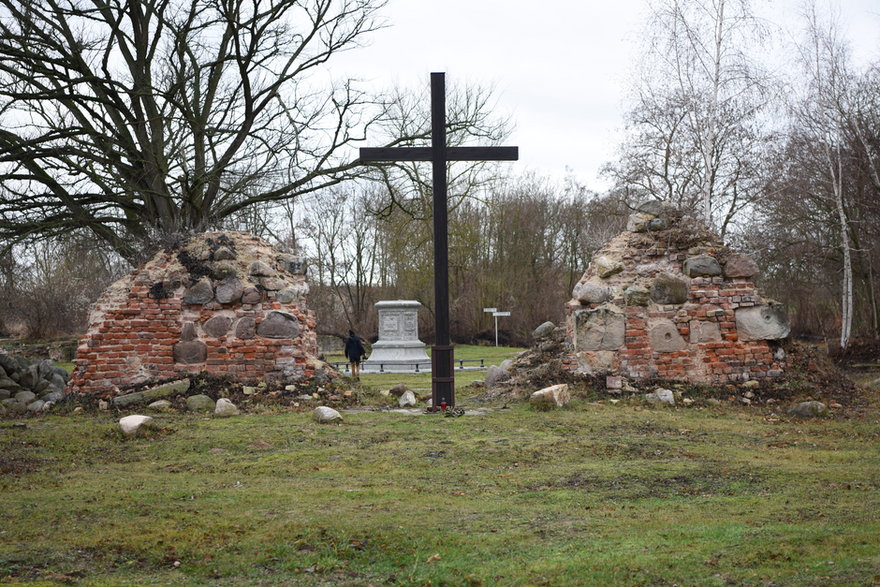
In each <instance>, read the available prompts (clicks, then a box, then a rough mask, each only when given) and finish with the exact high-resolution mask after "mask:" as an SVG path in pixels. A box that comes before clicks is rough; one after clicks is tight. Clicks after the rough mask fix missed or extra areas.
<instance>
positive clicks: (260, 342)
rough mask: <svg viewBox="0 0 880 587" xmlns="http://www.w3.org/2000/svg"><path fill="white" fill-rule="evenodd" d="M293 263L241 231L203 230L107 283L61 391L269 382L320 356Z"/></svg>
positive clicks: (300, 375)
mask: <svg viewBox="0 0 880 587" xmlns="http://www.w3.org/2000/svg"><path fill="white" fill-rule="evenodd" d="M305 272H306V269H305V263H304V262H303V260H302V259H300V258H298V257H295V256H291V255H286V254H282V253H279V252H278V251H276V250H275V249H273V248H272V247H271V246H270V245H269V244H268V243H266V242H265V241H262V240H261V239H259V238H257V237H255V236H253V235H250V234H247V233H241V232H217V233H205V234H202V235H198V236H195V237H192V238H191V239H190V240H189V241H188V242H187V243H186V244H185V245H184V246H183V247H181V248H178V249H168V250H165V251H162V252H160V253H158V254H157V255H156V256H154V257H153V259H152V260H150V261H149V262H147V263H146V264H145V265H143V266H142V267H140V268H138V269H136V270H135V271H133V272H131V273H130V274H128V275H127V276H125V277H124V278H122V279H120V280H119V281H117V282H116V283H114V284H113V285H112V286H110V288H108V289H107V290H106V291H105V292H104V294H103V295H102V296H101V298H100V299H99V300H98V301H97V302H96V304H95V306H94V307H93V308H92V311H91V314H90V316H89V327H88V331H87V332H86V333H85V335H83V337H82V338H81V339H80V342H79V346H78V348H77V355H76V360H75V365H76V366H75V369H74V372H73V375H72V377H71V380H70V382H69V384H68V391H72V392H75V393H80V394H93V393H107V392H110V393H112V394H119V393H124V392H125V391H127V390H131V389H134V388H137V387H142V386H145V385H149V384H152V383H155V382H161V381H167V380H170V379H174V378H178V377H186V376H188V375H194V374H200V373H204V374H209V375H212V376H219V377H228V378H229V379H230V380H233V381H239V382H243V383H245V382H260V381H265V382H267V383H268V384H270V385H283V384H285V383H291V382H297V381H303V380H308V379H310V378H312V377H313V376H314V375H315V372H316V370H319V369H322V368H323V367H324V364H323V363H321V362H319V361H318V360H317V359H316V357H317V355H318V349H317V339H316V335H315V316H314V313H313V312H312V311H311V310H309V309H308V307H307V305H306V296H307V294H308V291H309V289H308V284H307V282H306V276H305Z"/></svg>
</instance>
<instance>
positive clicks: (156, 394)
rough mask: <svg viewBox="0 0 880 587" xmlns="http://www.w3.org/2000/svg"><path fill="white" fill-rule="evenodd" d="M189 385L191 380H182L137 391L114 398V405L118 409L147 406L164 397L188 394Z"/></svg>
mask: <svg viewBox="0 0 880 587" xmlns="http://www.w3.org/2000/svg"><path fill="white" fill-rule="evenodd" d="M189 385H190V383H189V379H180V380H178V381H171V382H169V383H163V384H162V385H157V386H156V387H152V388H150V389H147V390H144V391H136V392H134V393H129V394H126V395H120V396H117V397H114V398H113V405H114V406H116V407H117V408H124V407H127V406H132V405H138V404H146V403H149V402H151V401H154V400H158V399H162V398H163V397H170V396H172V395H177V394H182V393H186V392H187V390H188V389H189Z"/></svg>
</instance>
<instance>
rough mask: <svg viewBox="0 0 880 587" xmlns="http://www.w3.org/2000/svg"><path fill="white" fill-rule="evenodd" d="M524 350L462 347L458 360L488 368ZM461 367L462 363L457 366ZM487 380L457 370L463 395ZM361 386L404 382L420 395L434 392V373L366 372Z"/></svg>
mask: <svg viewBox="0 0 880 587" xmlns="http://www.w3.org/2000/svg"><path fill="white" fill-rule="evenodd" d="M426 350H427V352H428V356H431V348H430V347H428V348H427V349H426ZM523 350H524V349H521V348H517V347H506V346H499V347H495V346H476V345H466V344H459V345H455V351H454V352H455V359H456V360H457V359H467V360H473V359H482V360H483V364H484V366H485V367H488V366H489V365H500V364H501V362H502V361H504V360H505V359H512V358H513V357H515V356H516V355H517V354H519V353H520V352H522V351H523ZM327 361H328V362H335V361H345V356H344V355H341V354H340V355H331V356H329V357H327ZM475 364H479V363H465V366H473V365H475ZM455 366H456V367H458V363H456V364H455ZM485 377H486V371H485V370H481V369H465V370H458V369H457V368H456V370H455V387H456V390H458V391H460V392H465V390H464V389H463V388H465V387H466V386H467V385H469V384H470V383H473V382H474V381H477V380H482V379H484V378H485ZM361 383H362V384H363V385H365V386H367V387H372V388H376V389H383V388H384V389H388V388H389V387H392V386H394V385H397V384H398V383H402V384H404V385H406V386H407V387H409V388H410V389H412V390H413V391H416V392H419V393H429V392H430V391H431V374H430V373H394V374H387V373H384V374H383V373H364V374H362V375H361Z"/></svg>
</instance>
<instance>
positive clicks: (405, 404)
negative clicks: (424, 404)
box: [397, 390, 419, 408]
mask: <svg viewBox="0 0 880 587" xmlns="http://www.w3.org/2000/svg"><path fill="white" fill-rule="evenodd" d="M418 403H419V402H418V400H416V394H414V393H413V392H411V391H409V390H406V391H405V392H403V395H401V396H400V398H399V399H398V400H397V405H398V406H400V407H401V408H409V407H414V406H417V405H418Z"/></svg>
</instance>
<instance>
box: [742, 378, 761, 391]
mask: <svg viewBox="0 0 880 587" xmlns="http://www.w3.org/2000/svg"><path fill="white" fill-rule="evenodd" d="M760 385H761V382H760V381H758V380H757V379H752V380H750V381H746V382H745V383H743V384H742V387H745V388H746V389H754V388H756V387H760Z"/></svg>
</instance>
